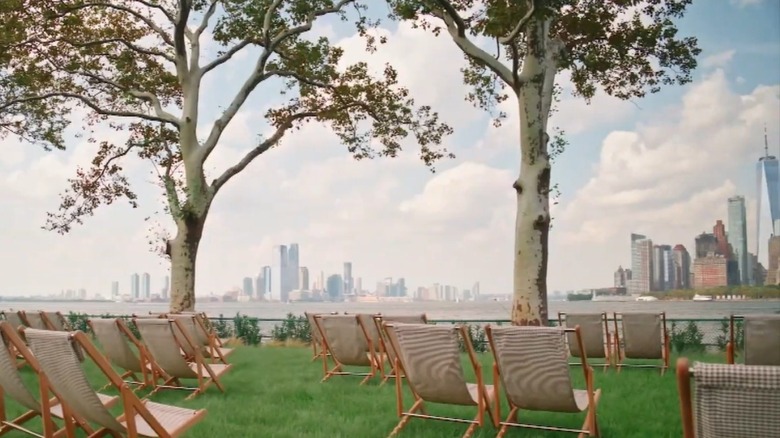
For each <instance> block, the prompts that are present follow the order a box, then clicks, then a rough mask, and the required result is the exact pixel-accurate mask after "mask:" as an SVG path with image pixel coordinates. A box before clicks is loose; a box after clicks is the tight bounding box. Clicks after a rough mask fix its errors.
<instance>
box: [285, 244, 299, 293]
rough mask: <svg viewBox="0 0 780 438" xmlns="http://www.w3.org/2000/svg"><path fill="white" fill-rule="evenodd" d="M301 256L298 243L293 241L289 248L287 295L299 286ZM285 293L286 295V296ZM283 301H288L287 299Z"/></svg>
mask: <svg viewBox="0 0 780 438" xmlns="http://www.w3.org/2000/svg"><path fill="white" fill-rule="evenodd" d="M300 267H301V256H300V251H299V249H298V244H297V243H291V244H290V248H289V249H288V250H287V272H286V274H287V288H286V290H285V292H286V295H287V294H289V293H290V291H292V290H293V289H297V288H298V284H299V283H300V272H299V269H300ZM286 295H285V296H286ZM283 301H287V300H286V299H285V300H283Z"/></svg>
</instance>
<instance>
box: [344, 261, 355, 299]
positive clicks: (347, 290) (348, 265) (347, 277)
mask: <svg viewBox="0 0 780 438" xmlns="http://www.w3.org/2000/svg"><path fill="white" fill-rule="evenodd" d="M354 288H355V284H354V280H353V279H352V262H344V294H345V295H351V294H352V293H353V292H354Z"/></svg>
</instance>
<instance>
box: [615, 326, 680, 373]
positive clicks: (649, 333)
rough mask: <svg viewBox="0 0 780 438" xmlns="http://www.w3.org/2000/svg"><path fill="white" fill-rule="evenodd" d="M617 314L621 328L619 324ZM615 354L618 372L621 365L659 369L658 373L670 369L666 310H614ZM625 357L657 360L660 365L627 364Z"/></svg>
mask: <svg viewBox="0 0 780 438" xmlns="http://www.w3.org/2000/svg"><path fill="white" fill-rule="evenodd" d="M618 315H620V322H621V324H620V327H622V331H621V330H620V329H619V327H618ZM614 321H615V354H616V362H617V364H616V366H617V368H618V371H620V369H621V368H623V367H634V368H659V369H660V370H661V374H662V375H663V374H664V373H665V372H666V369H667V368H669V333H668V331H667V329H666V313H665V312H661V313H640V312H631V313H622V314H618V313H615V315H614ZM625 359H660V360H661V361H662V362H661V364H660V365H653V364H626V363H623V361H624V360H625Z"/></svg>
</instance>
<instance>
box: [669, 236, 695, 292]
mask: <svg viewBox="0 0 780 438" xmlns="http://www.w3.org/2000/svg"><path fill="white" fill-rule="evenodd" d="M673 253H674V270H675V278H674V279H675V287H674V288H675V289H690V288H691V255H690V254H689V253H688V250H687V249H686V248H685V247H684V246H683V245H680V244H677V245H675V246H674V250H673Z"/></svg>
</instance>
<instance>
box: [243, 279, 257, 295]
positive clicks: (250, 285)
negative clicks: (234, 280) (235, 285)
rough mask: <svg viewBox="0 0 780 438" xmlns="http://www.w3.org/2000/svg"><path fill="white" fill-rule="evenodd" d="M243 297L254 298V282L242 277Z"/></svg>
mask: <svg viewBox="0 0 780 438" xmlns="http://www.w3.org/2000/svg"><path fill="white" fill-rule="evenodd" d="M243 283H244V287H243V290H244V295H246V296H249V297H251V296H254V294H255V286H254V283H255V282H254V280H252V277H244V281H243Z"/></svg>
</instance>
